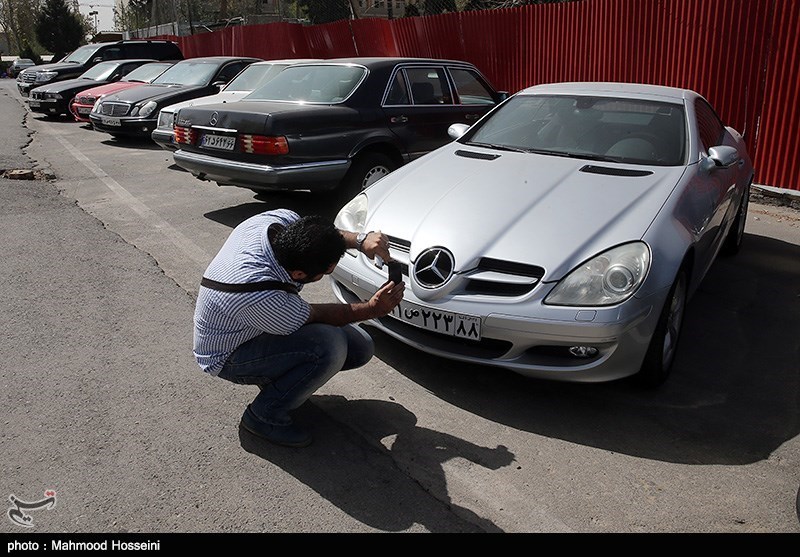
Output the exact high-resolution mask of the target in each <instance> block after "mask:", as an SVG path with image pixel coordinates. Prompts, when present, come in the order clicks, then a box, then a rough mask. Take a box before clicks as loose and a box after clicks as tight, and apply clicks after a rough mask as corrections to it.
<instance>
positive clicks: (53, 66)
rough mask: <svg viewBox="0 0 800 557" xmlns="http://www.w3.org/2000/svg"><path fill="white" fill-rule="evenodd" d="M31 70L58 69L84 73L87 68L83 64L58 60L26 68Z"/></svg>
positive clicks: (58, 70)
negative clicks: (60, 62)
mask: <svg viewBox="0 0 800 557" xmlns="http://www.w3.org/2000/svg"><path fill="white" fill-rule="evenodd" d="M25 69H26V70H27V71H29V72H44V71H57V72H63V71H66V72H67V73H69V72H77V71H79V72H80V73H83V72H84V71H85V70H86V68H84V66H83V65H81V64H70V63H69V62H64V63H63V64H59V63H58V62H53V63H52V64H39V65H38V66H28V67H27V68H25Z"/></svg>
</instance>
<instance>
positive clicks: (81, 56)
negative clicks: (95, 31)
mask: <svg viewBox="0 0 800 557" xmlns="http://www.w3.org/2000/svg"><path fill="white" fill-rule="evenodd" d="M99 48H100V45H96V44H87V45H86V46H82V47H80V48H78V49H76V50H75V51H74V52H73V53H72V54H70V55H68V56H65V57H64V58H62V59H61V60H60V62H70V63H72V64H83V63H84V62H86V61H87V60H88V59H89V58H91V57H92V55H93V54H94V53H95V52H97V49H99Z"/></svg>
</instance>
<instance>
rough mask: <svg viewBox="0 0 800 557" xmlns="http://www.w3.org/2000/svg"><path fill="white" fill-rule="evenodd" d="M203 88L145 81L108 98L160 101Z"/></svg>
mask: <svg viewBox="0 0 800 557" xmlns="http://www.w3.org/2000/svg"><path fill="white" fill-rule="evenodd" d="M203 88H204V87H203V86H199V85H156V84H152V83H145V84H143V85H142V86H141V87H134V88H131V89H125V90H124V91H118V92H116V93H112V94H110V95H107V96H106V100H109V101H116V100H119V101H122V102H129V103H137V102H141V101H145V100H149V101H156V102H160V101H164V100H166V99H169V98H170V97H172V96H174V95H180V94H183V93H189V92H191V91H199V90H201V89H203Z"/></svg>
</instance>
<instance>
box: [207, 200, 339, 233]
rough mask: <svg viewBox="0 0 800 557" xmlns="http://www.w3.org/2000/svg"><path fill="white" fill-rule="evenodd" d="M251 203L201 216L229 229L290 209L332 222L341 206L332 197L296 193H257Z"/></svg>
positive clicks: (302, 214)
mask: <svg viewBox="0 0 800 557" xmlns="http://www.w3.org/2000/svg"><path fill="white" fill-rule="evenodd" d="M254 199H255V200H256V201H254V202H253V203H244V204H241V205H235V206H233V207H226V208H224V209H219V210H217V211H211V212H208V213H205V214H204V215H203V216H204V217H206V218H207V219H209V220H213V221H214V222H218V223H220V224H224V225H225V226H229V227H231V228H234V227H236V226H237V225H238V224H239V223H241V222H242V221H243V220H245V219H248V218H250V217H252V216H254V215H257V214H259V213H263V212H264V211H271V210H273V209H291V210H292V211H295V212H296V213H297V214H299V215H300V216H306V215H322V216H323V217H327V218H329V219H331V220H333V219H334V218H335V217H336V213H338V212H339V209H340V208H341V205H339V201H338V200H337V199H336V197H335V196H334V195H329V194H320V193H310V192H305V191H298V192H275V193H258V194H255V195H254Z"/></svg>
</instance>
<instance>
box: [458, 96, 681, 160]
mask: <svg viewBox="0 0 800 557" xmlns="http://www.w3.org/2000/svg"><path fill="white" fill-rule="evenodd" d="M462 143H466V144H467V145H478V146H487V147H493V148H497V149H505V150H510V151H523V152H532V153H543V154H552V155H557V156H566V157H573V158H584V159H589V160H600V161H609V162H624V163H632V164H647V165H658V166H675V165H680V164H685V156H686V155H685V154H686V117H685V116H684V111H683V106H682V105H679V104H672V103H665V102H654V101H644V100H638V99H626V98H614V97H590V96H566V95H564V96H562V95H558V96H555V95H554V96H545V95H518V96H516V97H513V98H511V99H509V101H508V102H507V103H506V104H504V105H503V106H501V107H500V108H498V109H497V110H496V111H495V112H494V113H492V114H491V115H490V117H489V118H487V119H486V120H485V121H484V122H482V123H481V124H479V125H478V127H477V128H476V129H473V130H470V131H469V132H468V133H467V135H466V136H465V137H464V139H463V140H462Z"/></svg>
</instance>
